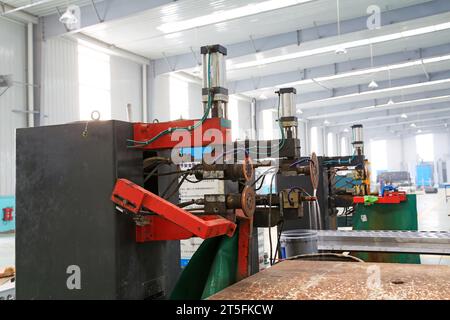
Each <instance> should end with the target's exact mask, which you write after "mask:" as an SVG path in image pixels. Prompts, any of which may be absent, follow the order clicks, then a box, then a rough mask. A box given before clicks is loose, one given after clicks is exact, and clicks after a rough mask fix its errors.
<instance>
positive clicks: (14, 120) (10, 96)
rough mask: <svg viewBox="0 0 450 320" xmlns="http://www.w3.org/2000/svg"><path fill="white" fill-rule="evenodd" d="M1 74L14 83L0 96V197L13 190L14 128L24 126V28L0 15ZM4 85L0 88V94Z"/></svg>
mask: <svg viewBox="0 0 450 320" xmlns="http://www.w3.org/2000/svg"><path fill="white" fill-rule="evenodd" d="M0 74H12V75H13V80H14V81H15V83H14V86H13V87H11V88H9V89H8V91H6V92H5V93H4V94H3V95H2V96H1V97H0V196H9V195H14V193H15V191H14V190H15V181H16V179H15V161H16V157H15V155H16V149H15V145H16V143H15V129H16V128H23V127H26V125H27V122H26V114H24V113H20V112H19V113H18V112H13V110H26V86H25V81H26V80H25V79H26V29H25V26H24V25H22V24H18V23H15V22H10V21H8V20H5V19H2V18H0ZM3 90H4V88H0V94H1V93H2V92H3Z"/></svg>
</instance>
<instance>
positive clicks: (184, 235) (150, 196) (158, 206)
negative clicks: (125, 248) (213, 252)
mask: <svg viewBox="0 0 450 320" xmlns="http://www.w3.org/2000/svg"><path fill="white" fill-rule="evenodd" d="M111 200H112V201H113V202H114V203H116V204H117V205H119V206H120V207H122V208H124V209H126V210H128V211H130V212H133V213H135V214H138V213H140V212H141V211H143V210H148V211H151V212H152V213H155V214H156V215H155V216H147V217H146V220H147V221H146V222H147V223H146V224H144V225H142V226H137V227H136V241H138V242H145V241H154V240H181V239H188V238H191V237H194V236H197V237H200V238H202V239H207V238H212V237H216V236H220V235H224V234H226V235H228V236H229V237H231V236H232V235H233V234H234V231H235V229H236V224H235V223H233V222H231V221H229V220H227V219H225V218H223V217H221V216H217V215H208V216H202V217H197V216H195V215H193V214H191V213H190V212H188V211H186V210H184V209H182V208H179V207H177V206H176V205H174V204H172V203H170V202H169V201H167V200H165V199H163V198H161V197H159V196H157V195H155V194H154V193H151V192H150V191H148V190H145V189H144V188H142V187H140V186H138V185H136V184H134V183H132V182H131V181H128V180H126V179H119V180H117V182H116V186H115V187H114V191H113V194H112V196H111Z"/></svg>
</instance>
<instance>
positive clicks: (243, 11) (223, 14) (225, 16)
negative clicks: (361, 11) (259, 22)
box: [157, 0, 315, 33]
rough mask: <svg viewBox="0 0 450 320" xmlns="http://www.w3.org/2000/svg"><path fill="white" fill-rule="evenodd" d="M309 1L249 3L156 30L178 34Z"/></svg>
mask: <svg viewBox="0 0 450 320" xmlns="http://www.w3.org/2000/svg"><path fill="white" fill-rule="evenodd" d="M311 1H315V0H268V1H263V2H260V3H251V4H248V5H245V6H242V7H238V8H234V9H229V10H221V11H215V12H213V13H211V14H207V15H204V16H200V17H196V18H192V19H187V20H184V21H177V22H169V23H164V24H162V25H160V26H159V27H157V29H158V30H160V31H162V32H164V33H172V32H179V31H183V30H189V29H193V28H198V27H203V26H207V25H211V24H216V23H220V22H224V21H228V20H233V19H238V18H242V17H247V16H252V15H255V14H259V13H264V12H268V11H272V10H277V9H282V8H286V7H291V6H295V5H298V4H302V3H306V2H311Z"/></svg>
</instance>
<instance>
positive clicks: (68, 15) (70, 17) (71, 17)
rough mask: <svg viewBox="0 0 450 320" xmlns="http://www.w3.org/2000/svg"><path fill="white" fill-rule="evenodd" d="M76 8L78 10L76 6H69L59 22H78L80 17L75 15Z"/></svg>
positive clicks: (67, 23)
mask: <svg viewBox="0 0 450 320" xmlns="http://www.w3.org/2000/svg"><path fill="white" fill-rule="evenodd" d="M75 10H76V7H74V6H68V7H67V10H66V12H64V13H63V14H62V16H61V17H59V22H61V23H63V24H66V25H71V24H76V23H78V18H77V16H76V15H75V14H76V11H75Z"/></svg>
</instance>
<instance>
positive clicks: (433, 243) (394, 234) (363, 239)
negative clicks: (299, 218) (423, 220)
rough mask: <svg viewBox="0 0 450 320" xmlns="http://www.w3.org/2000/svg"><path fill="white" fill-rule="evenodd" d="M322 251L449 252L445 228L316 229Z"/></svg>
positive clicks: (449, 234)
mask: <svg viewBox="0 0 450 320" xmlns="http://www.w3.org/2000/svg"><path fill="white" fill-rule="evenodd" d="M318 240H319V241H318V242H319V243H318V248H319V250H323V251H360V252H361V251H364V252H401V253H419V254H438V255H450V232H448V231H358V230H350V231H341V230H339V231H334V230H320V231H318Z"/></svg>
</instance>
